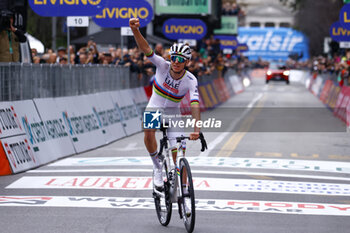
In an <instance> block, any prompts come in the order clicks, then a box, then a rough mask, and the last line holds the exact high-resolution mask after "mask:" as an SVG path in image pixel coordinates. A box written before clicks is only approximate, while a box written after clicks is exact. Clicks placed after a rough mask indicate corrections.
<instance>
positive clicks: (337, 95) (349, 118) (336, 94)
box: [305, 73, 350, 129]
mask: <svg viewBox="0 0 350 233" xmlns="http://www.w3.org/2000/svg"><path fill="white" fill-rule="evenodd" d="M334 80H336V76H334V75H330V74H317V73H314V74H313V75H309V78H308V79H306V80H305V85H306V88H308V89H309V90H310V91H311V93H313V94H314V95H315V96H316V97H318V98H319V99H320V101H322V103H323V104H325V105H326V107H327V108H328V109H329V110H330V111H332V112H333V114H334V116H336V117H338V118H339V119H341V120H342V121H344V122H345V123H346V125H347V127H348V129H350V87H349V86H340V85H339V83H338V82H337V81H334Z"/></svg>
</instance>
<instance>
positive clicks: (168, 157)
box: [155, 133, 184, 203]
mask: <svg viewBox="0 0 350 233" xmlns="http://www.w3.org/2000/svg"><path fill="white" fill-rule="evenodd" d="M168 139H169V138H168V136H167V135H166V133H163V138H162V139H161V140H160V145H161V149H160V152H161V153H160V154H162V152H163V149H165V158H164V159H163V163H166V164H167V168H168V170H169V174H171V176H172V179H171V180H170V184H171V187H170V196H171V200H172V203H175V202H177V200H178V197H181V196H182V189H180V188H179V186H178V184H181V180H180V179H181V178H180V171H179V167H178V166H177V165H178V164H179V162H180V159H181V158H184V152H183V148H182V144H181V140H177V142H176V150H177V155H176V161H175V162H174V160H173V156H172V151H171V149H172V148H169V147H168ZM174 177H176V179H174ZM155 192H156V193H157V194H158V195H161V196H162V195H163V194H162V193H161V192H159V191H157V190H155Z"/></svg>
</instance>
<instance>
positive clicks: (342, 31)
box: [329, 22, 350, 42]
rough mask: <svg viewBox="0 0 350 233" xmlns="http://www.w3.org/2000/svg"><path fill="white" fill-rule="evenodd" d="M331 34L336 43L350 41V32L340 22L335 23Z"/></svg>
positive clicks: (330, 31)
mask: <svg viewBox="0 0 350 233" xmlns="http://www.w3.org/2000/svg"><path fill="white" fill-rule="evenodd" d="M329 34H330V35H331V37H332V39H333V40H335V41H338V42H340V41H350V30H348V29H346V28H345V27H343V26H342V24H341V23H340V22H335V23H333V24H332V26H331V28H330V30H329Z"/></svg>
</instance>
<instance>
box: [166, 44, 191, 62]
mask: <svg viewBox="0 0 350 233" xmlns="http://www.w3.org/2000/svg"><path fill="white" fill-rule="evenodd" d="M169 54H170V56H173V55H180V56H183V57H185V58H186V59H188V60H190V59H191V57H192V55H191V48H190V46H188V45H187V44H182V43H179V44H173V45H172V46H171V47H170V51H169Z"/></svg>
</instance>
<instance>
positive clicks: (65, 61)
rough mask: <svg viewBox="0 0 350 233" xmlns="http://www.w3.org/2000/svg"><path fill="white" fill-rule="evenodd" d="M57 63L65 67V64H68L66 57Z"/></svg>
mask: <svg viewBox="0 0 350 233" xmlns="http://www.w3.org/2000/svg"><path fill="white" fill-rule="evenodd" d="M59 63H60V64H61V65H66V64H68V59H67V57H66V56H64V57H61V58H60V60H59Z"/></svg>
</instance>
